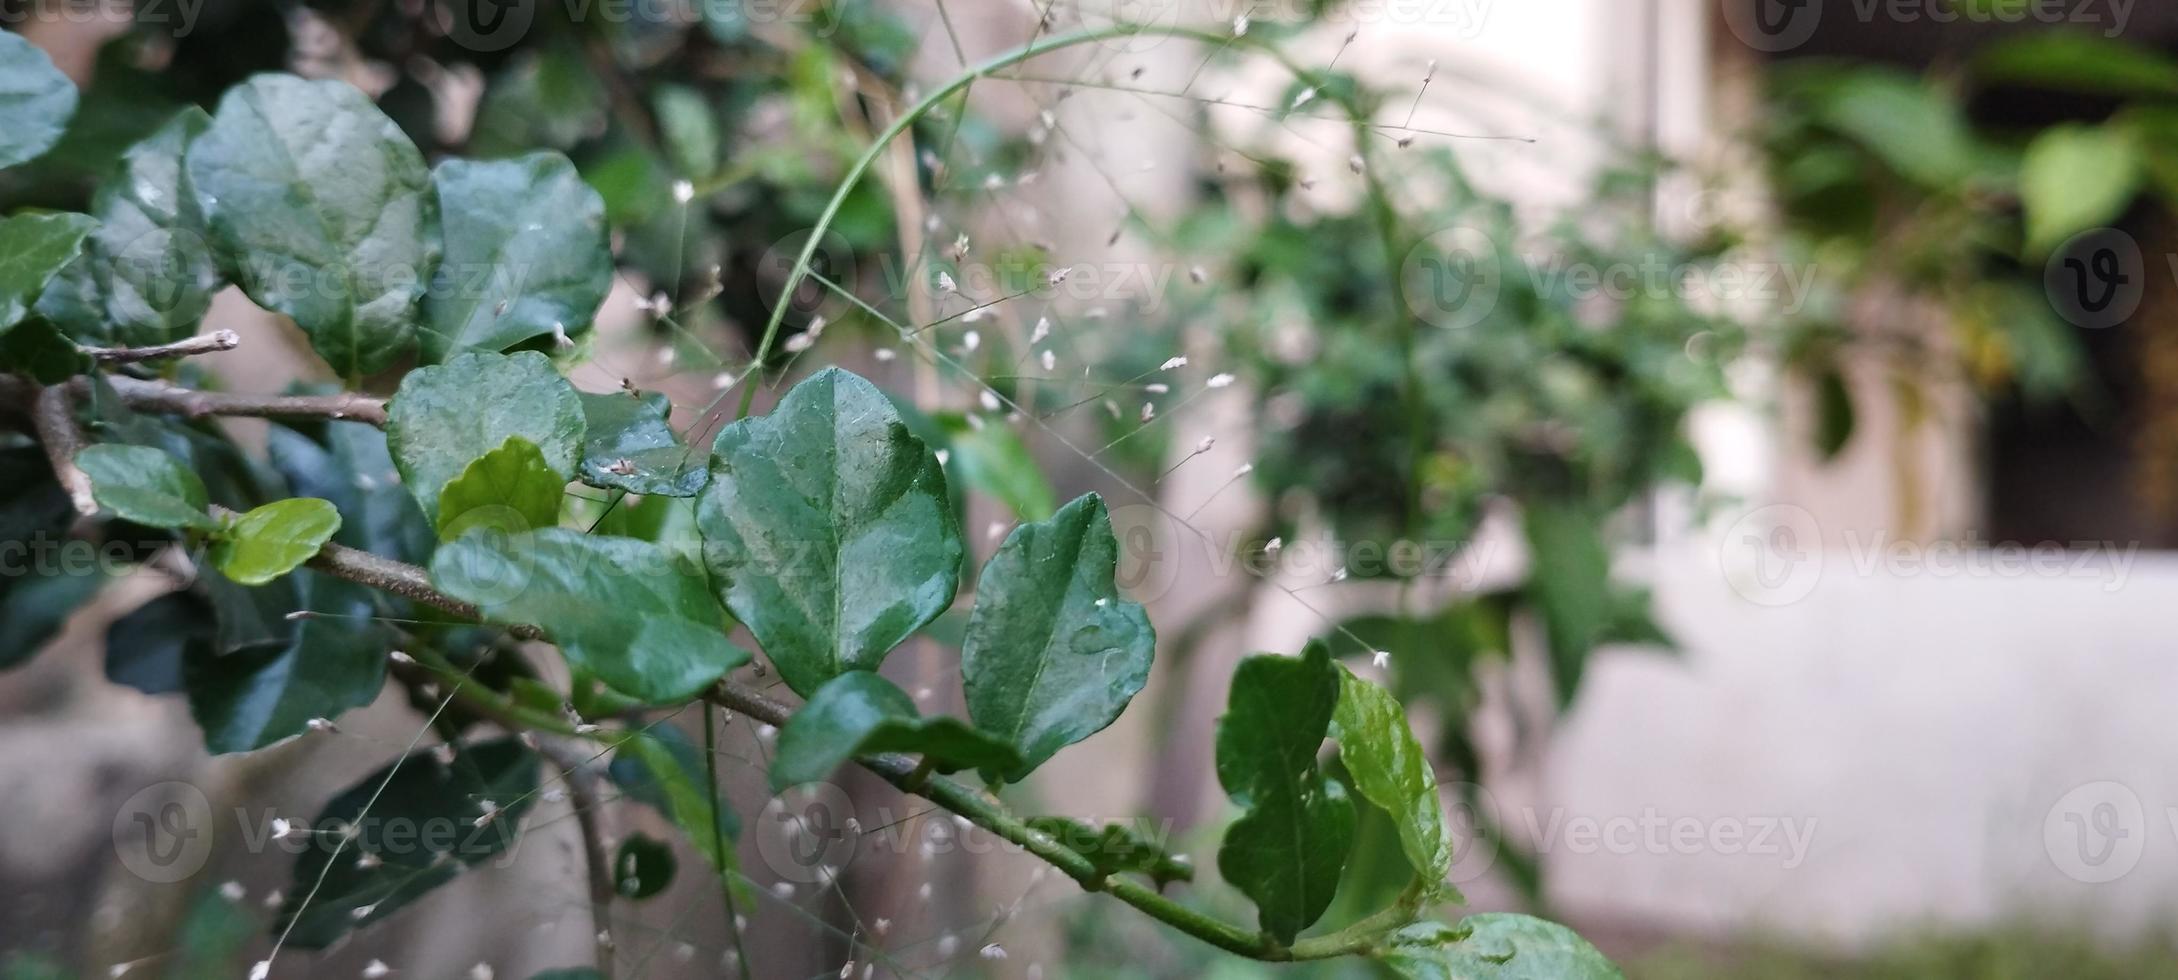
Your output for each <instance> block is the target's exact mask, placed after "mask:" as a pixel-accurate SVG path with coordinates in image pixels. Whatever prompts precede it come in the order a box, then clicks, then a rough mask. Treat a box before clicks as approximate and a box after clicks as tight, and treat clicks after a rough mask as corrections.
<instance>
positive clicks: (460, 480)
mask: <svg viewBox="0 0 2178 980" xmlns="http://www.w3.org/2000/svg"><path fill="white" fill-rule="evenodd" d="M566 492H567V478H566V477H563V476H561V475H559V474H558V473H554V472H552V466H551V465H550V464H548V463H546V462H545V458H544V453H543V452H541V451H539V450H538V448H537V444H536V443H533V442H530V441H529V440H527V439H524V438H522V437H521V436H508V437H507V441H506V442H503V443H500V444H499V448H497V449H494V450H492V451H491V452H488V453H485V454H484V455H482V456H478V457H477V458H476V460H475V461H474V462H472V463H470V464H469V466H468V468H467V469H464V470H462V471H461V475H460V476H457V477H455V478H454V479H453V481H452V482H449V483H448V484H446V489H444V490H442V491H440V492H439V538H440V540H443V541H451V540H453V539H455V538H458V537H461V536H462V534H463V533H464V532H466V531H470V530H473V529H475V528H479V527H487V528H491V529H493V530H496V531H498V532H500V533H502V534H512V533H515V532H518V531H528V530H531V529H533V528H542V527H553V526H555V525H557V524H558V523H559V521H560V496H561V495H562V494H564V493H566Z"/></svg>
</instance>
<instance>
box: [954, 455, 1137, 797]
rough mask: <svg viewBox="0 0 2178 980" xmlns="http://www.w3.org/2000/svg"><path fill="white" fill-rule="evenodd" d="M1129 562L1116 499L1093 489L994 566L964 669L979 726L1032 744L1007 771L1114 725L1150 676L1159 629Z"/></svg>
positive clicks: (1019, 773)
mask: <svg viewBox="0 0 2178 980" xmlns="http://www.w3.org/2000/svg"><path fill="white" fill-rule="evenodd" d="M1118 561H1119V542H1118V541H1117V539H1115V538H1113V537H1112V521H1111V518H1110V517H1109V516H1108V515H1107V514H1105V512H1104V498H1102V497H1099V496H1097V495H1096V494H1093V493H1091V494H1084V495H1082V496H1080V497H1077V498H1075V500H1074V502H1072V503H1070V504H1067V505H1066V506H1065V507H1063V508H1061V509H1060V510H1059V512H1058V513H1057V514H1055V515H1053V516H1052V518H1051V519H1050V520H1048V521H1039V522H1034V523H1029V524H1022V525H1020V526H1019V527H1016V528H1014V529H1013V533H1011V534H1008V535H1007V536H1006V540H1005V542H1004V543H1003V544H1001V545H999V546H998V553H997V554H994V555H992V556H991V560H990V561H989V562H986V563H985V564H984V566H983V575H982V577H981V578H980V579H978V583H979V584H978V585H977V586H976V605H975V611H974V612H973V613H971V614H970V615H969V618H968V633H967V636H966V638H965V639H964V641H963V642H962V644H961V651H960V661H961V674H962V676H963V677H964V678H965V679H966V682H967V693H968V716H969V717H970V718H973V719H974V720H975V723H976V727H978V728H981V729H983V730H984V731H987V732H991V733H992V734H995V735H997V736H999V737H1000V738H1003V739H1005V740H1006V741H1008V742H1010V743H1012V744H1013V746H1014V748H1016V749H1018V750H1019V751H1020V753H1021V761H1022V764H1021V765H1020V766H1018V767H1016V768H1014V769H1011V770H1006V771H1004V772H1003V773H1001V776H1002V778H1004V779H1005V781H1007V782H1017V781H1019V780H1020V779H1021V778H1022V777H1024V776H1027V775H1028V774H1029V773H1030V772H1031V771H1033V770H1034V769H1035V768H1036V767H1037V766H1039V765H1042V764H1043V763H1044V761H1045V760H1047V759H1049V758H1051V757H1052V755H1053V754H1055V753H1057V752H1058V751H1059V750H1060V749H1063V748H1065V747H1067V746H1069V745H1072V744H1074V743H1075V742H1079V741H1081V740H1082V739H1085V738H1088V737H1089V736H1091V735H1094V734H1096V733H1097V732H1099V731H1102V730H1103V728H1104V726H1106V725H1109V724H1111V723H1112V720H1113V719H1115V718H1118V717H1119V713H1120V711H1121V710H1123V709H1125V708H1126V707H1127V702H1128V700H1129V699H1131V698H1133V697H1134V695H1135V693H1136V692H1138V691H1140V690H1142V685H1143V684H1145V683H1148V681H1149V670H1150V658H1151V655H1152V654H1153V653H1154V652H1155V650H1156V646H1157V634H1156V633H1155V632H1154V631H1153V630H1151V629H1150V623H1149V616H1148V615H1146V614H1145V613H1143V611H1142V607H1141V606H1140V605H1138V604H1136V603H1133V602H1129V601H1127V600H1126V599H1125V598H1123V597H1121V596H1120V594H1119V587H1118V585H1117V584H1116V583H1114V582H1113V580H1112V573H1113V571H1114V569H1115V568H1116V567H1117V565H1118Z"/></svg>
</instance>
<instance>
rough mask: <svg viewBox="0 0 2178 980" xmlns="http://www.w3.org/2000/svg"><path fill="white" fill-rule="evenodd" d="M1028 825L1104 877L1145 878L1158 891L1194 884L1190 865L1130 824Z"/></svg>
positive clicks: (1035, 820)
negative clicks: (1174, 884)
mask: <svg viewBox="0 0 2178 980" xmlns="http://www.w3.org/2000/svg"><path fill="white" fill-rule="evenodd" d="M1028 825H1029V827H1030V829H1033V830H1038V831H1041V832H1043V833H1045V834H1049V835H1050V836H1051V839H1053V840H1055V841H1058V842H1059V844H1060V846H1062V847H1065V848H1066V849H1067V850H1070V851H1073V852H1074V853H1076V854H1079V855H1081V856H1082V857H1085V858H1088V859H1089V863H1090V864H1093V865H1095V866H1096V868H1097V870H1098V871H1100V872H1103V873H1104V874H1121V873H1133V874H1141V875H1146V876H1148V877H1149V879H1150V880H1151V881H1154V882H1156V883H1157V885H1158V887H1160V888H1161V887H1163V886H1165V885H1166V884H1169V883H1171V882H1175V881H1193V880H1195V866H1194V865H1192V864H1189V863H1188V862H1187V860H1186V859H1185V858H1181V857H1178V856H1176V855H1173V854H1171V853H1168V852H1167V851H1166V850H1165V849H1164V848H1162V847H1160V846H1158V844H1157V843H1156V842H1154V841H1152V840H1150V839H1149V838H1148V837H1146V836H1144V835H1143V833H1142V832H1141V831H1140V830H1139V829H1138V828H1136V827H1135V826H1133V825H1131V824H1126V823H1110V824H1105V825H1104V826H1102V827H1091V826H1089V825H1088V824H1086V823H1083V822H1081V821H1079V820H1076V819H1074V818H1072V817H1030V818H1029V822H1028Z"/></svg>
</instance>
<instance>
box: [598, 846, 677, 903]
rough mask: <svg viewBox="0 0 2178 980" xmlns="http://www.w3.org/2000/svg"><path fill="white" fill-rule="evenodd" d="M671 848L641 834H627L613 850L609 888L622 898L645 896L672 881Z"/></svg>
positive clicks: (640, 897)
mask: <svg viewBox="0 0 2178 980" xmlns="http://www.w3.org/2000/svg"><path fill="white" fill-rule="evenodd" d="M677 864H678V862H676V861H675V860H674V859H673V848H672V847H671V846H669V845H667V844H666V842H664V841H661V840H659V839H657V838H655V837H652V836H650V835H648V834H644V833H640V832H638V833H633V834H629V835H628V838H627V839H626V840H623V841H621V842H620V849H619V850H618V851H616V852H614V853H613V891H615V892H618V893H619V894H620V897H622V898H633V899H638V900H640V899H645V898H649V897H651V896H652V895H656V894H658V893H659V892H662V891H665V889H666V886H667V885H670V884H672V883H673V869H674V868H675V866H676V865H677Z"/></svg>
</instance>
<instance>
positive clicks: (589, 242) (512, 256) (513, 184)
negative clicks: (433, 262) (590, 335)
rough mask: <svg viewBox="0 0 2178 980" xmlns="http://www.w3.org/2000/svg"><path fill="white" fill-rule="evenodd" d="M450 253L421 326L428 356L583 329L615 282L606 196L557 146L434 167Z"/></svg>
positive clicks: (430, 360)
mask: <svg viewBox="0 0 2178 980" xmlns="http://www.w3.org/2000/svg"><path fill="white" fill-rule="evenodd" d="M431 180H432V184H433V185H434V186H435V187H436V188H437V190H438V202H439V221H440V224H441V226H442V227H443V228H444V230H445V235H446V254H445V256H444V257H443V258H442V259H441V261H440V262H439V267H438V272H437V274H436V277H435V278H433V279H432V282H431V291H430V293H429V294H428V295H427V296H426V297H425V298H424V304H423V324H422V326H421V327H419V328H418V331H419V334H418V336H419V340H420V341H421V344H422V348H423V359H424V361H425V362H426V363H437V362H439V361H443V360H445V359H446V358H447V357H449V356H451V355H452V354H455V353H458V352H461V351H466V350H488V351H501V350H505V349H507V348H509V347H513V346H515V345H517V344H520V343H522V342H524V341H527V340H530V339H531V338H535V337H544V336H550V335H552V334H553V333H554V332H555V331H557V332H558V333H561V334H563V335H573V334H578V333H581V332H583V331H584V330H587V329H589V327H590V321H591V319H592V318H594V317H595V316H596V315H597V308H598V305H599V304H601V303H603V302H604V301H605V294H606V293H607V292H608V291H610V290H611V289H612V280H613V256H612V248H611V246H610V244H609V243H608V242H607V240H606V229H605V202H604V200H603V199H601V198H599V197H598V195H597V192H596V191H594V190H591V189H590V185H588V184H585V183H583V182H582V177H581V176H580V175H578V174H576V173H575V165H574V164H571V163H569V162H567V158H566V157H563V156H561V155H559V154H557V153H533V154H530V155H529V156H525V157H518V158H516V159H513V160H498V161H490V162H472V161H467V160H448V161H446V162H445V163H441V164H439V165H438V167H437V168H436V169H434V170H433V171H432V172H431Z"/></svg>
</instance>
